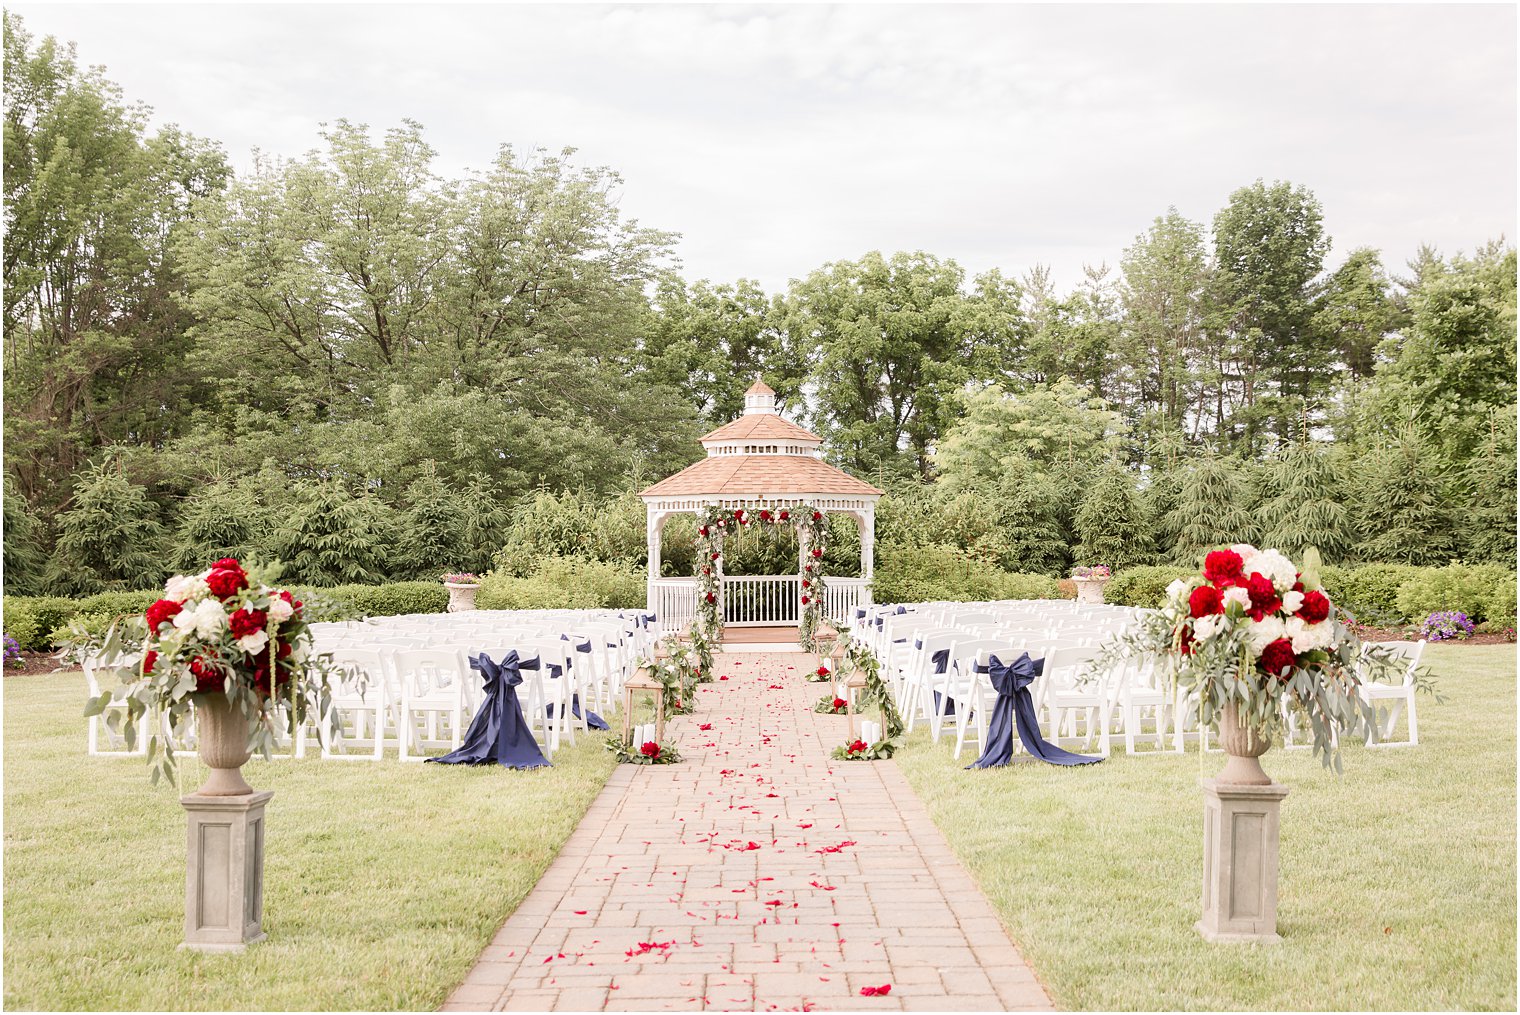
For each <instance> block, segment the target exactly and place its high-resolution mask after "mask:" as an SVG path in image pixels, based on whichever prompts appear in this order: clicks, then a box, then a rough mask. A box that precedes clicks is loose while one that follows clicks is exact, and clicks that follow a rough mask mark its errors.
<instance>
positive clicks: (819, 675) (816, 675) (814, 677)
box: [805, 666, 834, 684]
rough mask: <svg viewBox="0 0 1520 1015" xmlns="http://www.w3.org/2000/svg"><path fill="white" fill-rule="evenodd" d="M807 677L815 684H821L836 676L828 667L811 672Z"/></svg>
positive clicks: (820, 667)
mask: <svg viewBox="0 0 1520 1015" xmlns="http://www.w3.org/2000/svg"><path fill="white" fill-rule="evenodd" d="M805 676H806V677H807V679H808V680H810V681H812V682H813V683H815V684H821V683H823V682H824V681H826V680H830V679H832V678H833V676H834V674H833V671H831V670H830V669H829V668H828V667H827V666H819V667H818V668H817V669H816V670H811V671H809V672H808V673H807V674H805Z"/></svg>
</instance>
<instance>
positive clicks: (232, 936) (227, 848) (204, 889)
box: [179, 790, 274, 952]
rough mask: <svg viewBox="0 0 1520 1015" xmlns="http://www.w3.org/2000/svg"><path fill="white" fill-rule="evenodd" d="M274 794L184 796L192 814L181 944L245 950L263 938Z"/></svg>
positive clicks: (199, 948) (192, 947)
mask: <svg viewBox="0 0 1520 1015" xmlns="http://www.w3.org/2000/svg"><path fill="white" fill-rule="evenodd" d="M273 796H274V792H273V791H272V790H264V791H262V792H258V793H248V794H246V795H244V796H201V795H200V794H198V793H192V794H190V795H189V796H184V797H180V801H179V802H180V804H182V805H183V806H184V808H185V810H186V812H187V813H188V814H189V816H190V832H189V837H188V857H187V862H186V871H185V941H184V943H183V944H181V945H180V947H181V948H188V949H190V950H192V951H198V952H240V951H242V950H243V948H244V947H245V946H246V945H249V944H252V943H253V942H255V941H262V940H264V927H263V923H264V805H265V804H267V803H268V802H269V800H270V798H271V797H273Z"/></svg>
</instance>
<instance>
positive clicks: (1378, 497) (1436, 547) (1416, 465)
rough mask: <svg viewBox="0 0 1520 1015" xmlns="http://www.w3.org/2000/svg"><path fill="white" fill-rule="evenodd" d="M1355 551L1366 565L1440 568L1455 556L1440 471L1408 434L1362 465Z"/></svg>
mask: <svg viewBox="0 0 1520 1015" xmlns="http://www.w3.org/2000/svg"><path fill="white" fill-rule="evenodd" d="M1360 486H1361V492H1362V496H1361V512H1360V517H1359V518H1358V519H1357V528H1358V531H1359V533H1360V535H1361V537H1362V540H1361V544H1360V546H1359V547H1358V551H1359V553H1360V555H1361V556H1362V557H1363V558H1364V559H1366V560H1375V561H1383V562H1386V563H1392V564H1445V563H1447V562H1449V561H1450V560H1451V558H1452V556H1453V555H1454V554H1455V552H1456V550H1457V541H1456V539H1455V538H1454V534H1453V532H1452V526H1451V518H1450V516H1449V514H1448V512H1447V509H1446V504H1445V502H1444V500H1443V498H1444V497H1445V495H1446V489H1445V488H1446V475H1445V470H1444V469H1443V468H1442V467H1441V464H1440V463H1439V462H1438V461H1437V459H1436V456H1435V455H1434V454H1432V453H1431V450H1430V447H1429V445H1428V444H1427V442H1426V441H1425V440H1424V439H1423V438H1422V437H1421V436H1420V434H1419V433H1418V432H1417V431H1415V430H1414V429H1413V428H1408V429H1406V430H1405V431H1404V432H1403V433H1402V434H1401V435H1400V437H1399V439H1398V441H1397V442H1396V443H1394V444H1393V445H1392V446H1390V447H1387V448H1383V449H1381V450H1379V451H1377V452H1375V453H1374V454H1373V455H1371V456H1370V457H1369V458H1368V459H1366V460H1365V462H1364V467H1363V473H1362V476H1361V482H1360Z"/></svg>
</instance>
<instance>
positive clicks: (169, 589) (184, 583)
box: [164, 574, 210, 603]
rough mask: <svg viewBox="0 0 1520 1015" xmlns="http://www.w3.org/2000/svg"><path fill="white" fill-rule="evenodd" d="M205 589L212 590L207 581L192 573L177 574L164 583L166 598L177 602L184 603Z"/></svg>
mask: <svg viewBox="0 0 1520 1015" xmlns="http://www.w3.org/2000/svg"><path fill="white" fill-rule="evenodd" d="M203 591H210V590H209V589H207V588H206V583H205V582H203V581H201V580H200V579H199V578H192V577H191V576H190V575H184V574H177V575H175V576H174V577H173V578H170V579H169V580H168V581H167V582H165V583H164V598H165V599H168V600H171V601H173V602H176V603H183V602H184V601H185V600H187V599H191V598H194V597H195V595H196V593H198V592H203Z"/></svg>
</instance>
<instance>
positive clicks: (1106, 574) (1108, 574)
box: [1071, 564, 1114, 580]
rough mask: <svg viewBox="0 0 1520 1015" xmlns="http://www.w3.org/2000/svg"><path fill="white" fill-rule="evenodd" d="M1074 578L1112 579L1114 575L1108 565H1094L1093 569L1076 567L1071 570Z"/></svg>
mask: <svg viewBox="0 0 1520 1015" xmlns="http://www.w3.org/2000/svg"><path fill="white" fill-rule="evenodd" d="M1071 576H1072V577H1073V578H1091V579H1097V580H1102V579H1107V578H1112V577H1113V576H1114V573H1113V572H1112V571H1110V570H1109V569H1108V565H1107V564H1093V565H1092V566H1091V567H1074V568H1072V569H1071Z"/></svg>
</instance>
